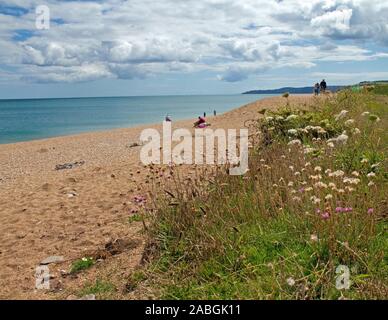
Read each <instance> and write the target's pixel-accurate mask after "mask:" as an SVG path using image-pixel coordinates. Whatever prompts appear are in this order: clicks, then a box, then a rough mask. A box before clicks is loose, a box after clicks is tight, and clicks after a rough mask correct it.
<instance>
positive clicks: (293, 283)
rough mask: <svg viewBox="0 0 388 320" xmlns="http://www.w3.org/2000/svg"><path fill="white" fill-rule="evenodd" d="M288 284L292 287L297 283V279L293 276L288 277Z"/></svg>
mask: <svg viewBox="0 0 388 320" xmlns="http://www.w3.org/2000/svg"><path fill="white" fill-rule="evenodd" d="M286 281H287V284H288V285H289V286H290V287H292V286H294V285H295V280H294V279H293V278H288V279H287V280H286Z"/></svg>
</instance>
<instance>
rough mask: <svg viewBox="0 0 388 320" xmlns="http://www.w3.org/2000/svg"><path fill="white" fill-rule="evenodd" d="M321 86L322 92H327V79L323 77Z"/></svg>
mask: <svg viewBox="0 0 388 320" xmlns="http://www.w3.org/2000/svg"><path fill="white" fill-rule="evenodd" d="M320 87H321V92H322V93H325V92H326V88H327V84H326V81H325V79H323V80H322V81H321V85H320Z"/></svg>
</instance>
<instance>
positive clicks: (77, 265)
mask: <svg viewBox="0 0 388 320" xmlns="http://www.w3.org/2000/svg"><path fill="white" fill-rule="evenodd" d="M94 264H95V261H94V259H93V258H89V257H85V258H82V259H79V260H76V261H74V262H73V263H72V265H71V268H70V273H77V272H80V271H82V270H86V269H89V268H91V267H92V266H93V265H94Z"/></svg>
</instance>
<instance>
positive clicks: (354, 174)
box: [352, 171, 360, 177]
mask: <svg viewBox="0 0 388 320" xmlns="http://www.w3.org/2000/svg"><path fill="white" fill-rule="evenodd" d="M352 175H353V176H355V177H359V176H360V174H359V173H358V172H357V171H353V172H352Z"/></svg>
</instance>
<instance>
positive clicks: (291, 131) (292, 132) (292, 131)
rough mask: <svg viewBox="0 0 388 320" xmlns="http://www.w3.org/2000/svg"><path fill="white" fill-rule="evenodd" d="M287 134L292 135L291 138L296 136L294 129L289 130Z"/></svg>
mask: <svg viewBox="0 0 388 320" xmlns="http://www.w3.org/2000/svg"><path fill="white" fill-rule="evenodd" d="M287 132H288V134H290V135H293V136H295V135H297V134H298V130H295V129H290V130H288V131H287Z"/></svg>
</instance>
